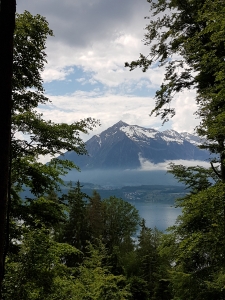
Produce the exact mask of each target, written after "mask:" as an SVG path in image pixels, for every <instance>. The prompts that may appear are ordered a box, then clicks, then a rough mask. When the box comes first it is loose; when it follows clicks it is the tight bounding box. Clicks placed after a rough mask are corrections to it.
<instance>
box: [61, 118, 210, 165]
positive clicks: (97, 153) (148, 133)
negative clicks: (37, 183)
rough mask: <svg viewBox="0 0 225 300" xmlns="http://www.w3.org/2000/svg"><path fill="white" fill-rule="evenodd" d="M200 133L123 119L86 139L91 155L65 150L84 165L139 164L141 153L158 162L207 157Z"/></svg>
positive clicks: (79, 163)
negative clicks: (150, 126)
mask: <svg viewBox="0 0 225 300" xmlns="http://www.w3.org/2000/svg"><path fill="white" fill-rule="evenodd" d="M200 144H201V139H200V138H199V137H198V136H195V135H193V134H189V133H187V132H183V133H178V132H176V131H175V130H165V131H162V132H160V131H157V130H155V129H153V128H144V127H140V126H137V125H128V124H126V123H125V122H123V121H119V122H118V123H116V124H114V125H113V126H111V127H109V128H108V129H106V130H104V131H103V132H102V133H100V134H98V135H95V136H93V137H92V138H91V139H90V140H88V141H87V142H86V148H87V151H88V154H89V156H78V155H76V154H75V153H74V154H73V153H68V154H65V158H68V159H71V160H73V161H74V163H75V164H76V165H78V166H79V167H80V168H81V169H93V168H97V169H101V168H108V169H109V168H113V169H115V168H123V169H124V168H125V169H127V168H129V169H132V168H139V167H140V157H142V158H143V159H144V160H146V161H151V162H152V163H154V164H156V163H159V162H164V161H168V160H177V159H184V160H185V159H186V160H206V159H207V158H208V157H209V153H208V152H207V151H205V150H200V149H199V148H198V147H197V145H200Z"/></svg>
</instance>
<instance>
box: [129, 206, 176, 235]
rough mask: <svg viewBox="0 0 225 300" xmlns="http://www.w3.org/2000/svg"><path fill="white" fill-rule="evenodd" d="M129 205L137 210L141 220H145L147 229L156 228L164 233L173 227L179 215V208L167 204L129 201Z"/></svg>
mask: <svg viewBox="0 0 225 300" xmlns="http://www.w3.org/2000/svg"><path fill="white" fill-rule="evenodd" d="M129 203H130V204H132V205H134V206H135V207H136V208H137V210H138V211H139V214H140V216H141V218H144V219H145V221H146V226H147V227H150V228H154V227H156V228H157V229H159V230H160V231H165V230H166V229H167V228H168V227H169V226H172V225H174V224H175V222H176V219H177V217H178V215H180V214H181V208H176V207H175V206H171V205H169V204H160V203H151V202H144V201H129Z"/></svg>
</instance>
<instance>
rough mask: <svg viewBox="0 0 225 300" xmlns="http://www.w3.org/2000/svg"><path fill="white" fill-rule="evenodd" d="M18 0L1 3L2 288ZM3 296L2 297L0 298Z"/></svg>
mask: <svg viewBox="0 0 225 300" xmlns="http://www.w3.org/2000/svg"><path fill="white" fill-rule="evenodd" d="M15 12H16V1H15V0H1V2H0V44H1V47H0V138H1V143H0V290H1V286H2V280H3V277H4V251H5V227H6V215H7V205H8V189H9V181H10V180H9V178H10V172H9V165H10V163H9V161H10V135H11V107H12V84H11V82H12V66H13V33H14V28H15ZM1 298H2V297H1V295H0V299H1Z"/></svg>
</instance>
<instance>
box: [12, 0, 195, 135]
mask: <svg viewBox="0 0 225 300" xmlns="http://www.w3.org/2000/svg"><path fill="white" fill-rule="evenodd" d="M17 9H18V12H20V13H21V12H23V11H24V10H25V9H26V10H28V11H30V12H31V13H33V14H37V13H38V14H41V15H43V16H45V17H46V18H47V21H48V22H49V24H50V28H52V29H53V31H54V35H55V37H50V38H49V39H48V42H47V49H46V52H47V55H48V57H47V60H48V64H47V65H46V68H45V71H44V72H43V79H44V82H45V84H47V83H49V84H52V86H51V89H50V90H49V93H48V94H49V95H47V96H49V98H50V99H51V100H52V105H50V106H48V107H46V108H44V107H43V106H41V107H40V108H39V111H40V112H42V113H43V114H44V117H45V118H46V119H51V120H52V121H55V122H67V123H72V122H73V121H76V120H80V119H83V118H86V117H93V118H97V119H100V121H101V123H102V127H101V128H100V129H96V131H94V133H99V132H100V131H102V130H104V129H106V128H108V127H109V126H112V125H113V124H114V123H116V122H118V121H119V120H123V121H125V122H127V123H128V124H133V125H139V126H143V127H154V128H157V129H160V128H161V123H162V122H161V120H160V119H159V118H154V117H151V118H150V117H149V114H150V112H151V110H152V109H153V108H154V103H155V100H153V95H154V93H155V91H156V89H157V88H158V87H159V86H160V84H161V82H162V80H163V74H164V69H163V68H158V67H157V65H155V66H153V67H152V68H151V69H150V70H148V72H146V73H143V72H142V71H141V69H136V70H134V71H132V72H130V71H129V69H128V68H124V63H125V61H128V62H131V61H132V60H136V59H138V57H139V54H140V53H143V54H147V53H148V47H146V46H145V45H144V44H143V42H142V39H143V37H144V30H143V29H144V28H145V26H146V23H147V22H148V21H147V20H145V19H144V17H145V16H146V15H148V10H149V3H148V2H147V1H146V0H138V1H137V0H123V1H121V0H115V1H111V0H91V1H90V0H82V1H80V0H67V1H59V0H54V1H53V0H48V1H46V0H39V1H36V0H29V1H25V0H20V1H19V2H18V5H17ZM76 69H79V70H82V74H78V75H77V73H76V72H75V70H76ZM68 81H70V82H71V83H72V84H74V87H73V86H72V84H71V85H70V90H69V91H66V88H68V86H67V85H66V83H68ZM59 83H60V84H63V83H65V87H64V90H63V89H62V90H63V92H61V93H60V92H59V88H58V86H59ZM77 85H80V86H79V87H78V88H77ZM99 85H101V86H99ZM60 87H61V86H60ZM47 92H48V90H47ZM50 93H51V95H50ZM194 99H195V93H194V92H193V91H190V92H184V93H182V94H180V95H177V96H176V97H175V99H174V101H173V104H174V106H175V108H176V111H177V114H176V116H175V117H174V118H173V119H172V120H171V121H170V122H169V123H167V124H165V125H164V127H163V129H167V127H172V128H173V129H174V130H177V131H188V132H192V131H193V128H194V127H195V126H196V125H197V124H198V120H196V119H195V118H194V116H193V113H194V112H195V111H196V104H195V100H194ZM84 138H85V139H86V137H84Z"/></svg>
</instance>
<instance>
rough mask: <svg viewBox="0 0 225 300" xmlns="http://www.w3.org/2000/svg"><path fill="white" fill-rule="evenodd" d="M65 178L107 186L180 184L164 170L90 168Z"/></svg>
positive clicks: (69, 174) (71, 172)
mask: <svg viewBox="0 0 225 300" xmlns="http://www.w3.org/2000/svg"><path fill="white" fill-rule="evenodd" d="M64 179H65V180H71V181H78V180H79V181H80V182H90V183H94V184H99V185H107V186H127V185H128V186H129V185H180V183H178V181H177V180H176V179H174V177H173V175H172V174H169V173H166V171H165V170H157V171H156V170H154V171H142V170H92V171H81V172H78V171H76V170H72V171H70V172H69V173H68V174H67V175H66V176H65V177H64Z"/></svg>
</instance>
